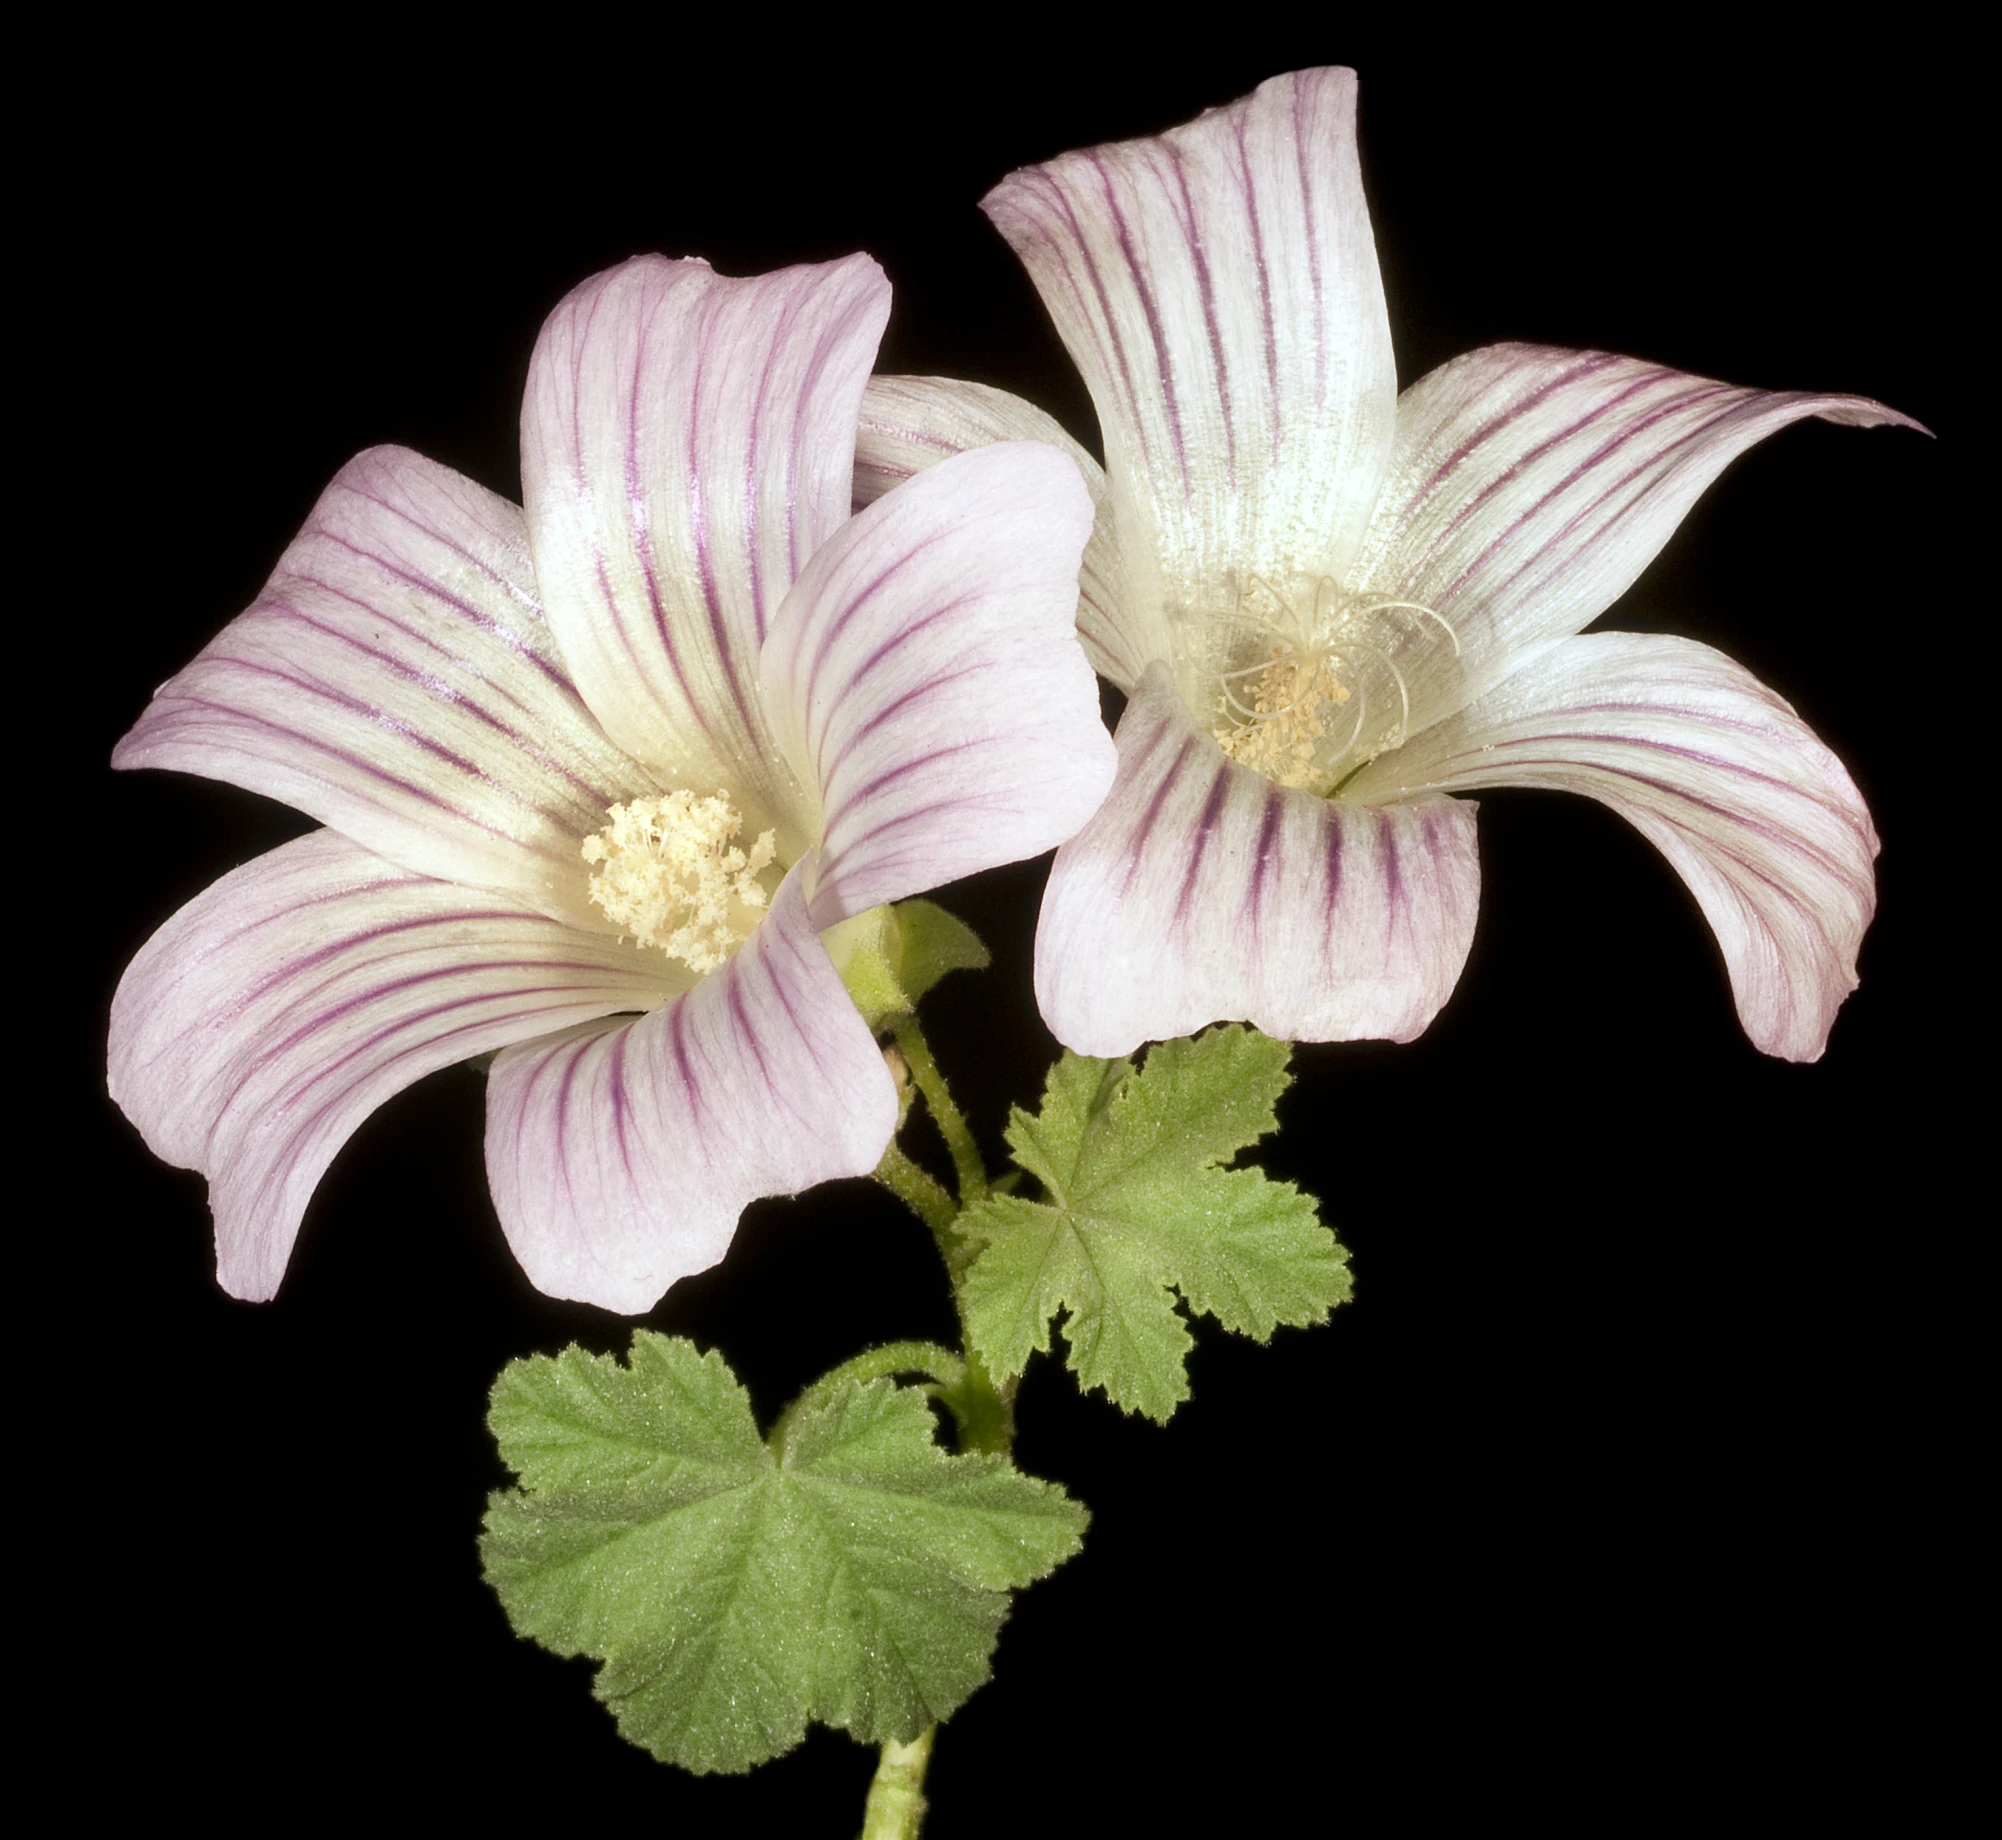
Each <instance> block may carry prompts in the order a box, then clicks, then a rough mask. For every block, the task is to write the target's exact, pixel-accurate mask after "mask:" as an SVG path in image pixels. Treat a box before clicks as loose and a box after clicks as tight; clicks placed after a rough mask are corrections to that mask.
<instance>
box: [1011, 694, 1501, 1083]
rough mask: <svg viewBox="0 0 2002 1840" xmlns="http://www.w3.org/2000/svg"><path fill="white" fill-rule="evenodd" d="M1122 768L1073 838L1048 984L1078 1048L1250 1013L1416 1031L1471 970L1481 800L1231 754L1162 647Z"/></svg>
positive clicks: (1134, 714)
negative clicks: (1404, 795) (1391, 795)
mask: <svg viewBox="0 0 2002 1840" xmlns="http://www.w3.org/2000/svg"><path fill="white" fill-rule="evenodd" d="M1118 740H1119V779H1118V782H1117V784H1116V785H1115V786H1114V787H1113V790H1112V796H1111V797H1110V798H1108V799H1107V800H1106V802H1105V804H1104V805H1103V806H1102V807H1101V808H1100V810H1099V813H1098V815H1097V817H1095V818H1094V819H1093V820H1092V821H1091V823H1090V824H1088V825H1086V826H1085V828H1084V829H1083V830H1082V831H1081V832H1079V834H1078V835H1077V836H1076V837H1074V838H1072V839H1071V841H1070V842H1069V843H1067V844H1065V845H1064V847H1063V848H1062V849H1061V850H1059V851H1058V852H1057V860H1056V866H1055V868H1054V869H1052V871H1051V872H1050V883H1049V888H1048V891H1047V892H1046V893H1045V895H1044V897H1043V914H1042V920H1041V923H1040V924H1039V925H1038V927H1037V930H1036V997H1037V1001H1038V1002H1039V1003H1040V1004H1041V1006H1042V1011H1043V1019H1044V1020H1045V1021H1046V1022H1047V1023H1048V1024H1049V1025H1050V1029H1051V1031H1052V1032H1053V1033H1054V1034H1055V1035H1056V1038H1057V1039H1058V1040H1059V1041H1061V1042H1062V1043H1063V1044H1064V1045H1065V1046H1066V1047H1068V1048H1074V1049H1075V1050H1076V1051H1077V1052H1078V1053H1080V1054H1097V1055H1118V1054H1128V1053H1130V1052H1132V1050H1133V1049H1134V1048H1136V1047H1137V1046H1139V1044H1140V1043H1141V1042H1143V1041H1159V1040H1165V1039H1167V1038H1168V1037H1170V1036H1176V1035H1188V1034H1193V1033H1194V1032H1195V1031H1196V1030H1197V1029H1200V1028H1202V1027H1204V1026H1205V1025H1206V1024H1208V1023H1211V1022H1228V1021H1244V1022H1250V1023H1253V1024H1255V1025H1256V1026H1257V1027H1258V1028H1261V1029H1263V1030H1264V1031H1265V1032H1266V1033H1267V1034H1268V1035H1273V1036H1277V1037H1279V1038H1281V1039H1283V1040H1288V1041H1352V1040H1359V1039H1366V1038H1367V1039H1377V1038H1383V1039H1388V1040H1391V1041H1409V1040H1410V1039H1411V1038H1412V1037H1413V1036H1414V1035H1417V1034H1418V1033H1419V1032H1420V1031H1422V1030H1423V1029H1424V1027H1425V1026H1426V1024H1427V1023H1429V1022H1430V1021H1431V1020H1432V1018H1433V1017H1434V1016H1435V1015H1437V1014H1438V1012H1439V1008H1440V1006H1441V1005H1442V1004H1443V1003H1444V1002H1445V1001H1446V999H1447V997H1448V996H1450V995H1451V994H1452V990H1453V986H1454V985H1455V984H1456V983H1457V982H1458V981H1459V976H1460V968H1461V966H1462V965H1464V964H1465V963H1466V958H1467V949H1468V947H1469V946H1470V945H1471V944H1472V943H1473V936H1474V916H1475V912H1476V910H1477V908H1478V906H1479V902H1480V863H1479V858H1478V856H1477V855H1476V852H1475V847H1474V808H1473V806H1472V805H1471V804H1468V803H1464V802H1462V801H1459V800H1455V799H1445V798H1428V799H1423V800H1420V801H1418V802H1417V803H1414V804H1408V805H1398V806H1391V807H1388V808H1371V807H1367V806H1361V805H1353V804H1350V803H1349V802H1347V801H1346V800H1335V799H1319V798H1315V797H1314V796H1313V795H1312V794H1310V793H1305V792H1294V791H1291V790H1289V789H1288V788H1286V787H1283V786H1279V785H1275V784H1274V783H1273V782H1272V781H1270V780H1267V779H1265V778H1263V777H1262V776H1261V775H1259V774H1257V773H1254V772H1253V771H1251V769H1249V768H1248V767H1242V766H1239V765H1237V764H1236V763H1235V762H1233V761H1230V760H1229V759H1227V758H1226V757H1225V755H1224V752H1223V750H1222V749H1221V748H1219V747H1218V746H1217V744H1216V743H1215V742H1214V741H1213V740H1212V739H1211V738H1210V737H1209V736H1208V735H1207V734H1205V733H1203V732H1202V731H1201V730H1200V729H1199V728H1197V726H1196V725H1195V723H1194V722H1192V721H1191V720H1190V719H1189V715H1188V712H1187V710H1186V709H1185V708H1184V707H1183V704H1182V702H1181V699H1180V697H1179V696H1178V695H1177V694H1176V693H1175V691H1174V689H1173V687H1172V684H1171V681H1170V679H1169V676H1168V671H1167V667H1166V666H1165V665H1155V666H1154V667H1153V668H1152V669H1150V670H1149V671H1148V673H1147V675H1146V676H1145V677H1144V678H1142V679H1141V681H1140V687H1139V689H1138V690H1137V691H1136V692H1135V694H1134V697H1133V700H1132V702H1130V703H1129V704H1128V705H1127V707H1126V714H1125V717H1124V718H1123V719H1122V721H1121V722H1120V724H1119V737H1118Z"/></svg>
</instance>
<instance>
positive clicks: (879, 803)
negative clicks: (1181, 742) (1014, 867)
mask: <svg viewBox="0 0 2002 1840" xmlns="http://www.w3.org/2000/svg"><path fill="white" fill-rule="evenodd" d="M1090 531H1091V499H1090V496H1089V494H1088V493H1087V492H1086V491H1085V488H1084V485H1083V482H1082V481H1081V480H1080V479H1079V477H1078V471H1077V468H1076V467H1075V466H1073V465H1072V464H1071V463H1070V461H1069V460H1067V459H1066V458H1065V457H1064V456H1063V455H1062V454H1060V453H1058V452H1057V451H1056V449H1054V448H1051V447H1044V446H1042V445H1040V444H1039V443H1036V442H1032V441H1008V442H1002V443H1000V444H998V445H996V446H992V447H981V448H976V449H975V450H974V451H973V452H971V453H965V454H960V455H958V456H957V457H956V458H954V459H951V460H946V461H943V462H941V463H940V464H939V465H937V466H935V467H932V468H930V469H929V470H928V471H926V472H923V473H921V474H919V475H918V476H917V477H916V478H915V479H912V480H910V481H909V482H908V483H906V484H905V485H903V486H902V487H900V488H899V489H898V490H897V491H895V492H892V493H890V494H889V495H888V496H887V497H885V498H882V499H879V500H878V501H877V502H876V503H875V504H873V505H871V506H870V507H869V508H868V509H867V510H866V511H863V512H861V513H860V514H859V515H857V516H856V517H855V519H854V520H853V521H852V522H851V523H850V524H849V525H848V526H847V528H846V529H844V530H842V531H841V532H840V533H839V534H838V535H837V536H836V537H835V538H834V539H833V540H832V541H831V542H829V543H828V544H827V545H826V546H825V547H823V548H822V549H821V551H820V553H819V554H818V555H816V556H815V557H814V559H813V561H812V562H811V563H810V564H809V565H808V567H807V570H806V573H805V574H804V575H802V576H801V577H800V579H799V582H798V584H797V586H796V587H795V588H794V589H793V591H792V593H791V594H789V595H788V596H787V597H786V603H785V605H784V607H782V608H781V609H780V610H779V615H778V618H777V619H776V620H775V621H773V623H772V634H771V639H770V641H769V642H768V643H767V645H766V647H765V656H764V663H763V667H762V677H761V682H762V686H763V692H764V698H765V706H766V709H767V711H768V712H769V714H770V717H771V721H772V725H773V727H774V729H775V730H776V732H777V736H778V740H779V744H780V745H781V746H782V747H783V748H784V749H785V751H786V757H787V759H788V760H790V761H791V763H792V768H793V771H794V772H795V773H796V774H797V775H798V776H799V778H800V779H801V781H802V782H803V783H804V784H806V785H808V786H812V787H817V788H818V789H819V793H820V798H821V801H822V806H823V810H824V814H825V815H824V819H823V823H822V829H821V846H820V847H821V857H820V882H819V888H818V892H817V893H816V895H815V897H814V903H813V913H814V922H815V924H816V925H819V926H831V925H832V924H833V923H834V922H835V921H837V920H841V919H844V918H846V917H847V916H848V915H850V914H856V913H860V912H862V911H863V910H864V909H865V908H870V907H876V906H879V905H881V904H882V903H883V902H886V901H896V900H901V899H902V898H903V897H904V896H905V895H910V894H918V893H921V892H922V891H923V890H925V889H927V888H936V887H938V886H939V885H940V884H941V883H944V882H950V881H956V880H958V878H959V877H961V876H963V875H971V874H973V873H974V872H975V871H977V870H980V869H991V868H994V867H995V866H996V865H997V864H1000V863H1007V862H1017V861H1019V860H1020V859H1021V858H1023V857H1025V856H1034V855H1037V854H1039V853H1040V852H1041V851H1044V850H1047V849H1050V848H1052V847H1053V846H1055V845H1056V844H1059V843H1061V842H1062V841H1063V840H1064V839H1065V838H1066V837H1068V836H1070V835H1071V834H1072V832H1074V831H1075V830H1076V829H1077V828H1078V826H1079V825H1081V824H1083V823H1084V821H1085V820H1086V819H1087V818H1088V817H1090V816H1091V814H1092V813H1093V812H1094V811H1095V810H1097V808H1098V803H1099V801H1100V800H1101V799H1102V798H1104V797H1105V793H1106V788H1107V787H1109V786H1110V785H1111V784H1112V772H1113V749H1112V742H1111V740H1110V739H1109V737H1108V736H1107V735H1106V732H1105V725H1104V722H1103V721H1102V720H1101V718H1100V716H1099V711H1098V686H1097V684H1096V682H1095V681H1094V680H1093V677H1092V674H1091V667H1090V666H1089V665H1088V664H1086V663H1085V660H1084V653H1083V651H1082V649H1081V648H1080V647H1079V645H1078V642H1077V633H1076V630H1075V628H1074V626H1073V624H1072V620H1073V615H1074V613H1075V610H1076V606H1077V566H1078V556H1079V553H1080V552H1081V551H1082V550H1083V548H1084V543H1085V538H1086V537H1087V536H1088V535H1089V534H1090Z"/></svg>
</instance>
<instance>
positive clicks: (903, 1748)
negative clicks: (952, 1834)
mask: <svg viewBox="0 0 2002 1840" xmlns="http://www.w3.org/2000/svg"><path fill="white" fill-rule="evenodd" d="M937 1731H938V1727H937V1726H936V1725H927V1726H926V1727H925V1728H924V1730H923V1731H921V1732H919V1733H918V1735H917V1736H916V1737H915V1738H913V1739H912V1740H911V1741H910V1743H908V1744H886V1745H884V1746H883V1755H882V1760H881V1761H880V1762H879V1763H878V1764H877V1765H876V1779H875V1781H874V1782H872V1783H871V1784H870V1785H869V1799H868V1801H867V1802H866V1803H864V1804H863V1809H862V1840H918V1831H919V1829H920V1828H922V1827H923V1825H924V1818H925V1796H924V1788H925V1765H926V1764H928V1763H929V1762H930V1761H931V1741H932V1738H933V1736H934V1735H935V1734H936V1732H937Z"/></svg>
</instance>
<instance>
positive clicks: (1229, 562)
mask: <svg viewBox="0 0 2002 1840" xmlns="http://www.w3.org/2000/svg"><path fill="white" fill-rule="evenodd" d="M983 208H984V209H985V210H986V212H987V214H988V216H989V217H991V218H992V219H993V220H994V223H995V225H996V227H997V228H998V229H999V230H1000V231H1001V233H1002V235H1003V236H1005V237H1006V238H1007V239H1008V241H1009V242H1010V243H1012V244H1013V245H1014V248H1015V253H1016V254H1017V255H1019V256H1020V257H1021V258H1022V261H1023V264H1024V265H1025V266H1026V267H1027V268H1028V270H1029V273H1030V276H1031V278H1032V279H1033V280H1034V281H1035V284H1036V287H1037V289H1038V291H1039V292H1040V293H1041V294H1042V297H1043V303H1044V305H1045V306H1047V307H1048V308H1049V311H1050V316H1051V318H1052V319H1054V320H1055V321H1056V325H1057V331H1058V333H1059V334H1060V335H1061V336H1062V338H1063V341H1064V343H1065V345H1066V346H1067V347H1068V348H1069V350H1070V354H1071V356H1072V358H1073V359H1075V360H1076V362H1077V366H1078V369H1079V370H1080V371H1081V372H1083V374H1084V379H1085V383H1086V385H1087V386H1088V387H1089V388H1090V391H1091V397H1092V401H1093V402H1094V403H1095V404H1097V406H1098V416H1099V422H1100V425H1101V427H1102V429H1103V432H1104V437H1105V456H1106V470H1107V472H1108V474H1109V475H1110V478H1111V485H1112V500H1113V505H1114V507H1115V511H1116V519H1117V523H1118V538H1119V547H1120V555H1121V560H1122V562H1123V564H1124V566H1125V569H1126V576H1125V580H1124V583H1123V591H1122V594H1121V602H1120V606H1119V608H1118V610H1117V617H1118V620H1119V622H1120V624H1121V626H1122V628H1123V630H1124V632H1125V635H1126V641H1127V647H1128V649H1129V650H1130V651H1131V653H1132V654H1133V655H1134V656H1137V657H1140V658H1145V659H1153V658H1165V657H1168V656H1169V640H1170V636H1171V635H1170V631H1169V628H1168V625H1167V621H1168V620H1169V618H1170V617H1172V616H1173V615H1175V614H1176V613H1187V612H1196V613H1218V612H1224V613H1227V612H1229V611H1230V610H1231V609H1232V608H1233V606H1234V605H1235V601H1236V596H1237V595H1238V594H1239V593H1241V592H1244V591H1246V590H1247V587H1248V581H1247V571H1249V572H1250V573H1253V574H1258V575H1260V576H1262V577H1266V578H1270V583H1271V585H1272V586H1274V587H1276V588H1278V589H1279V590H1280V591H1281V592H1285V593H1297V592H1300V591H1301V589H1300V584H1301V583H1303V582H1304V583H1305V584H1306V589H1307V591H1308V592H1309V594H1311V588H1312V584H1313V583H1314V582H1316V581H1317V580H1318V579H1319V578H1321V577H1323V576H1333V577H1334V578H1335V579H1337V580H1339V579H1341V577H1342V576H1343V575H1344V574H1345V572H1346V571H1347V569H1348V565H1349V563H1350V561H1351V559H1352V558H1353V556H1354V554H1355V551H1356V546H1357V545H1358V543H1359V542H1360V541H1361V539H1362V534H1363V531H1364V529H1365V527H1366V526H1367V524H1368V521H1369V515H1370V509H1371V506H1372V505H1373V504H1374V502H1375V499H1376V493H1377V488H1378V485H1379V484H1380V483H1381V480H1382V477H1383V468H1384V465H1385V462H1386V461H1387V459H1388V457H1389V453H1390V445H1391V437H1392V430H1393V425H1394V417H1395V401H1396V393H1397V382H1396V375H1395V370H1394V367H1393V364H1392V358H1391V348H1390V322H1389V318H1388V315H1387V314H1386V312H1385V309H1384V303H1383V286H1382V283H1381V281H1380V280H1379V278H1378V275H1377V266H1376V247H1375V243H1374V241H1373V240H1372V238H1371V235H1370V226H1369V211H1368V207H1367V205H1366V204H1365V202H1364V199H1363V192H1362V176H1361V172H1360V169H1359V167H1358V164H1357V160H1356V145H1355V76H1354V73H1353V72H1351V71H1347V70H1308V71H1302V72H1300V73H1298V74H1297V75H1293V76H1285V77H1275V78H1274V79H1273V80H1272V81H1271V82H1269V83H1265V84H1261V85H1260V87H1259V88H1258V90H1257V91H1256V92H1255V93H1254V94H1253V95H1251V96H1249V97H1247V98H1245V99H1244V100H1243V101H1241V102H1236V103H1233V104H1232V105H1231V106H1230V107H1228V108H1223V109H1212V110H1211V111H1210V112H1209V113H1208V114H1206V115H1204V116H1202V117H1201V118H1200V119H1199V120H1197V121H1195V122H1192V123H1190V124H1189V125H1188V126H1187V127H1183V128H1177V129H1175V130H1174V131H1173V132H1171V133H1168V134H1165V135H1162V136H1161V137H1160V138H1158V139H1155V140H1145V141H1128V142H1124V143H1121V144H1118V145H1114V146H1106V147H1096V148H1092V149H1089V150H1088V151H1085V152H1082V153H1067V154H1064V155H1063V156H1061V157H1060V158H1058V159H1055V160H1052V161H1051V162H1049V164H1047V165H1045V166H1032V167H1028V168H1026V169H1024V170H1023V171H1021V172H1018V173H1013V174H1011V175H1010V176H1009V177H1008V178H1006V179H1004V180H1003V181H1002V182H1001V184H1000V185H999V186H997V187H996V188H995V189H994V191H992V192H991V193H989V194H988V197H987V199H986V201H985V204H984V207H983ZM1157 567H1158V570H1159V576H1158V579H1157V578H1154V576H1153V571H1154V570H1155V569H1156V568H1157Z"/></svg>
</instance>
